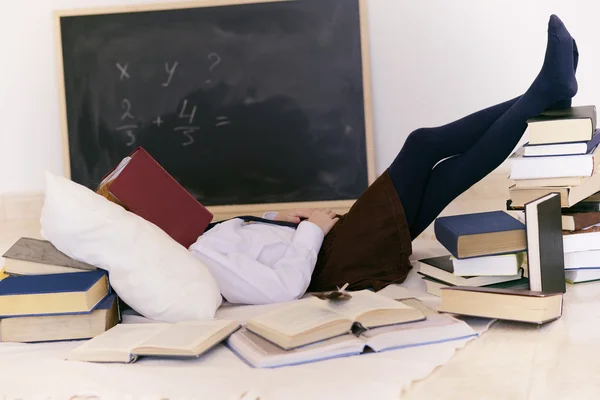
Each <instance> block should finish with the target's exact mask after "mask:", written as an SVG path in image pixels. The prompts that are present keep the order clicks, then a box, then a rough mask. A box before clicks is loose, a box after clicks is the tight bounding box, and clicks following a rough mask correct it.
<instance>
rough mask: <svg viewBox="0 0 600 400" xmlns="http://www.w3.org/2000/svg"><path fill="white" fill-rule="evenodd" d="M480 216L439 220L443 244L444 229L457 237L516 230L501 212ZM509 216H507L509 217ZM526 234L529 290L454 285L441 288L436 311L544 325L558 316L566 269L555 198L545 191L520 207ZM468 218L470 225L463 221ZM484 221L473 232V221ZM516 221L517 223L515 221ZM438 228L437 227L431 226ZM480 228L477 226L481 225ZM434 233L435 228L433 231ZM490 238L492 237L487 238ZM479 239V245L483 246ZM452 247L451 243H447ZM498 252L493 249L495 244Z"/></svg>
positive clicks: (504, 238) (555, 196)
mask: <svg viewBox="0 0 600 400" xmlns="http://www.w3.org/2000/svg"><path fill="white" fill-rule="evenodd" d="M492 215H495V216H494V217H493V218H492V217H491V216H486V217H482V216H481V214H475V215H470V216H467V217H466V218H465V217H463V216H459V217H458V220H459V221H460V220H461V218H462V223H460V224H458V223H457V221H456V217H454V218H455V220H454V221H450V222H448V221H442V222H441V223H440V225H441V226H440V228H439V232H440V238H441V239H442V240H444V241H446V242H447V240H448V239H447V237H446V235H448V232H447V231H452V232H454V234H455V235H459V239H458V242H459V245H460V236H461V235H465V234H469V233H470V234H472V235H479V236H484V237H485V236H486V235H489V233H488V232H490V231H491V232H495V233H496V235H500V234H499V232H504V233H502V238H503V240H504V241H507V240H508V237H509V236H508V234H507V232H512V231H516V230H517V227H518V225H517V224H515V223H514V222H513V221H510V220H507V219H506V217H505V216H504V215H501V213H492ZM509 218H510V217H509ZM525 220H526V221H527V226H526V227H525V236H526V244H527V260H528V262H527V270H528V279H529V289H530V290H522V289H526V288H527V287H525V288H523V287H521V288H519V289H521V290H516V289H515V288H514V287H513V288H510V289H509V288H490V287H468V286H453V287H444V288H442V289H441V297H442V303H441V306H440V311H441V312H448V313H453V314H460V315H471V316H478V317H487V318H499V319H508V320H515V321H523V322H531V323H537V324H543V323H546V322H548V321H552V320H554V319H557V318H560V316H561V315H562V300H563V293H565V291H566V287H565V267H564V262H563V254H564V252H563V246H562V239H563V236H562V231H561V228H562V226H561V206H560V196H559V195H558V194H557V193H550V194H548V195H546V196H544V197H542V198H540V199H537V200H535V201H533V202H530V203H527V205H526V206H525ZM467 222H470V223H467ZM482 222H487V225H486V226H487V229H485V233H483V234H482V233H479V234H477V233H476V232H477V226H478V225H477V224H476V223H482ZM519 224H520V223H519ZM436 226H437V225H436ZM480 229H481V228H480ZM436 233H437V232H436ZM488 240H490V241H491V238H490V239H488ZM496 240H498V241H500V240H499V237H497V238H496ZM483 244H484V243H482V245H483ZM447 247H450V248H452V249H453V247H451V246H447ZM495 250H496V251H497V250H498V248H495Z"/></svg>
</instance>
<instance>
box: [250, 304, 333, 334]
mask: <svg viewBox="0 0 600 400" xmlns="http://www.w3.org/2000/svg"><path fill="white" fill-rule="evenodd" d="M344 319H345V318H344V317H343V316H340V315H339V314H338V313H336V312H334V311H333V310H331V309H329V308H328V307H327V306H326V302H325V301H323V300H319V299H317V298H316V297H313V298H309V299H304V300H299V301H297V302H295V303H292V304H290V305H288V306H285V307H282V308H279V309H277V310H274V311H271V312H269V313H267V314H263V315H260V316H258V317H255V318H252V319H251V320H250V321H249V324H250V325H251V324H252V323H256V324H260V325H262V326H265V327H268V328H270V329H272V330H275V331H277V332H280V333H282V334H284V335H287V336H295V335H298V334H300V333H303V332H306V331H309V330H311V329H313V328H316V327H319V326H322V325H326V324H329V323H332V322H335V321H340V320H344Z"/></svg>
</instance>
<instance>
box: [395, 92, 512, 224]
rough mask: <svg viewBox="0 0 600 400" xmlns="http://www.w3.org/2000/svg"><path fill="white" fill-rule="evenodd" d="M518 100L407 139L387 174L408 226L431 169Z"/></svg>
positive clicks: (466, 144)
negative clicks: (400, 203)
mask: <svg viewBox="0 0 600 400" xmlns="http://www.w3.org/2000/svg"><path fill="white" fill-rule="evenodd" d="M518 99H519V98H516V99H513V100H509V101H507V102H504V103H501V104H498V105H495V106H492V107H489V108H486V109H485V110H481V111H479V112H476V113H474V114H471V115H469V116H466V117H464V118H462V119H459V120H458V121H455V122H452V123H450V124H447V125H444V126H440V127H437V128H421V129H417V130H416V131H414V132H412V133H411V134H410V135H408V138H407V139H406V142H405V143H404V146H403V147H402V150H400V153H399V154H398V156H397V157H396V159H395V160H394V162H393V163H392V164H391V165H390V167H389V169H388V171H389V173H390V178H391V179H392V183H393V184H394V188H395V189H396V192H397V193H398V195H399V196H400V200H401V201H402V205H403V207H404V213H405V215H406V220H407V222H408V224H409V225H412V223H413V221H414V219H415V217H416V215H417V211H418V209H419V204H420V203H421V197H422V193H423V190H424V189H425V185H426V184H427V181H428V180H429V176H430V174H431V170H432V169H433V167H434V166H435V165H436V164H437V163H438V162H440V161H441V160H443V159H444V158H448V157H451V156H454V155H457V154H461V153H464V152H466V151H467V150H468V149H469V148H471V147H472V146H473V145H474V144H475V143H476V142H477V141H478V140H479V138H481V136H482V135H483V134H484V133H485V132H486V131H487V130H488V129H489V128H490V126H491V125H492V124H493V123H494V122H495V121H496V120H497V119H498V118H500V116H502V114H504V113H505V112H506V111H508V110H509V109H510V108H511V107H512V106H513V105H514V104H515V103H516V102H517V100H518Z"/></svg>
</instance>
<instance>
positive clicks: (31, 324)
mask: <svg viewBox="0 0 600 400" xmlns="http://www.w3.org/2000/svg"><path fill="white" fill-rule="evenodd" d="M3 257H4V258H5V266H4V270H5V272H6V274H7V275H8V276H7V277H6V278H5V279H2V280H1V281H0V341H2V342H47V341H60V340H75V339H88V338H91V337H94V336H96V335H98V334H100V333H102V332H105V331H106V330H108V329H110V328H112V327H113V326H115V325H116V324H117V323H118V322H119V320H120V313H119V305H118V299H117V297H116V295H115V294H113V293H111V289H110V286H109V283H108V277H107V275H106V272H105V271H102V270H98V269H96V268H95V267H93V266H91V265H89V264H85V263H81V262H79V261H76V260H73V259H72V258H70V257H68V256H66V255H65V254H63V253H61V252H60V251H58V250H57V249H56V248H55V247H54V246H53V245H52V244H51V243H50V242H47V241H44V240H37V239H30V238H21V239H19V240H18V241H17V242H16V243H15V244H14V245H13V246H12V247H11V248H10V249H9V250H8V251H7V252H6V253H5V254H4V255H3Z"/></svg>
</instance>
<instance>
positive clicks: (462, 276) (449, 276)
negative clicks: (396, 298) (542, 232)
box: [419, 211, 529, 296]
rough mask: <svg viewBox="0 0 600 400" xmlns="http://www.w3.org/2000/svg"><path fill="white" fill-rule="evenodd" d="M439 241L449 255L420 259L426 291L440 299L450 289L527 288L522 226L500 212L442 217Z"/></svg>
mask: <svg viewBox="0 0 600 400" xmlns="http://www.w3.org/2000/svg"><path fill="white" fill-rule="evenodd" d="M435 235H436V237H437V239H438V241H439V242H440V243H441V244H442V245H443V246H444V247H445V248H446V249H447V250H448V251H449V252H450V253H451V256H450V255H449V256H442V257H434V258H428V259H423V260H420V261H419V263H420V271H419V273H420V274H421V275H423V279H424V280H425V283H426V285H427V292H429V293H430V294H433V295H436V296H440V291H441V289H442V288H445V287H449V286H469V287H479V286H486V287H492V288H511V289H521V288H525V289H526V288H528V287H529V282H528V280H527V278H524V277H523V273H524V266H525V259H526V257H525V253H524V251H525V250H526V248H527V240H526V235H525V225H524V224H523V223H521V222H519V221H518V220H516V219H514V218H513V217H511V216H510V215H508V214H507V213H505V212H503V211H494V212H487V213H477V214H465V215H456V216H451V217H441V218H438V219H437V220H436V222H435Z"/></svg>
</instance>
